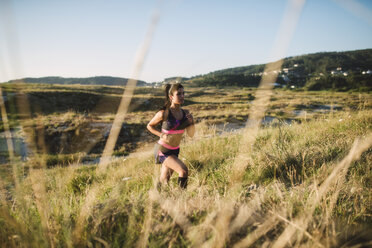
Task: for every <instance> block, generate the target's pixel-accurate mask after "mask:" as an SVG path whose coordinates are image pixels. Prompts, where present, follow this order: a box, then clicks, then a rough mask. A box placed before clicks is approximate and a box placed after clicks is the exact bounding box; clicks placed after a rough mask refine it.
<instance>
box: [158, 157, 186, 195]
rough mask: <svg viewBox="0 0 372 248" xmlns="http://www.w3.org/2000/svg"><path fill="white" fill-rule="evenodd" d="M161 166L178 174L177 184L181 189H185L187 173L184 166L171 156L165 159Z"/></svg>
mask: <svg viewBox="0 0 372 248" xmlns="http://www.w3.org/2000/svg"><path fill="white" fill-rule="evenodd" d="M163 166H165V167H167V168H168V169H171V170H173V171H175V172H177V173H178V183H179V184H180V186H181V187H182V188H186V186H187V177H188V174H189V171H188V169H187V167H186V165H185V164H184V163H183V162H182V161H181V160H180V159H179V158H178V157H176V156H174V155H171V156H169V157H168V158H166V159H165V160H164V162H163Z"/></svg>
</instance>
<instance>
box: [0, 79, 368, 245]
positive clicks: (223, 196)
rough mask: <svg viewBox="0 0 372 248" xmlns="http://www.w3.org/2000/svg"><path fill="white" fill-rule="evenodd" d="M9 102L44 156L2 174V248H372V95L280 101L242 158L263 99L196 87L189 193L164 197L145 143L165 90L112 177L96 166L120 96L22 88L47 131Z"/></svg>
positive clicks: (147, 105)
mask: <svg viewBox="0 0 372 248" xmlns="http://www.w3.org/2000/svg"><path fill="white" fill-rule="evenodd" d="M3 91H4V95H5V96H7V101H6V102H5V105H6V107H7V112H8V116H9V117H8V118H9V120H10V128H11V130H15V129H16V127H19V126H22V127H23V129H24V135H25V136H26V137H29V136H28V135H29V134H30V133H31V134H32V133H33V136H31V137H33V140H34V143H35V145H34V147H30V148H29V149H33V153H32V156H31V155H30V156H29V157H28V159H27V160H26V161H23V160H21V159H20V158H19V157H17V156H16V157H15V158H14V159H13V160H12V161H9V159H10V158H7V159H5V161H6V162H5V163H4V164H2V165H1V172H0V176H1V181H0V183H1V185H0V190H1V191H0V194H1V195H0V199H1V201H0V204H1V205H0V206H1V209H0V223H1V226H2V228H1V229H0V244H1V246H2V247H292V246H293V247H341V246H344V247H363V245H364V247H368V246H371V245H372V239H371V237H370V234H371V232H372V208H371V206H372V192H371V190H370V189H371V186H372V171H371V164H372V163H371V162H372V149H371V148H370V147H371V145H372V144H371V140H372V137H371V130H372V109H371V107H372V101H371V96H370V95H369V94H359V93H333V92H306V91H287V90H275V91H274V92H273V95H272V96H271V101H270V103H269V106H268V110H267V112H266V117H267V118H266V119H267V122H264V124H265V125H264V126H262V128H260V130H259V131H258V133H257V136H256V137H255V142H254V143H253V144H251V146H249V147H248V148H247V149H245V150H244V149H243V150H244V151H249V152H248V153H246V154H244V156H243V157H242V156H241V155H242V154H241V153H242V151H243V150H242V144H245V140H246V139H247V135H249V133H248V134H247V133H245V132H244V129H242V128H241V127H243V126H244V124H245V122H246V120H247V117H248V111H249V109H250V107H251V104H252V101H253V100H254V98H255V89H249V88H247V89H241V88H225V89H216V88H186V92H187V95H186V98H187V101H186V103H185V108H187V109H190V111H191V112H192V113H193V115H194V118H195V119H196V120H197V133H196V136H195V138H194V139H188V138H185V139H184V140H183V144H182V148H181V154H180V158H181V159H182V160H183V161H184V163H185V164H186V165H187V166H188V168H189V174H190V180H189V185H188V188H187V190H185V191H182V190H180V189H179V188H178V187H177V185H176V176H173V177H172V179H171V182H170V185H169V187H163V188H159V187H158V186H157V178H158V176H159V166H158V165H155V164H154V163H153V157H152V149H151V148H152V145H153V144H154V141H155V140H156V139H155V138H154V137H153V136H151V135H150V134H149V133H147V131H145V125H146V123H147V122H148V121H149V120H150V119H151V118H152V116H153V115H154V113H155V112H156V110H157V109H158V108H159V107H160V106H161V104H162V92H161V89H149V88H140V89H137V90H136V93H135V95H134V99H133V103H132V104H131V107H130V111H129V113H128V115H127V117H126V121H125V124H124V127H123V131H122V133H121V134H120V136H119V141H118V144H117V146H116V148H115V152H116V153H115V155H119V156H117V157H114V158H113V159H112V161H111V163H110V164H109V166H108V167H107V168H105V169H101V168H99V167H98V163H97V162H95V160H94V158H97V157H99V155H100V153H101V152H102V149H103V146H104V144H105V140H106V138H105V132H106V131H107V130H106V129H105V128H107V125H108V124H109V123H110V122H112V120H113V119H114V113H115V110H116V108H117V106H118V103H119V101H120V97H121V94H122V92H123V89H122V88H120V87H103V86H48V85H39V86H35V85H33V86H27V87H22V92H23V93H22V94H24V95H27V96H28V99H29V101H30V103H31V104H30V105H31V106H32V107H31V113H30V115H31V116H34V117H37V118H36V120H35V119H30V118H27V116H26V117H24V116H21V114H22V113H21V111H19V110H18V108H17V106H16V105H17V94H19V93H17V92H18V91H17V90H16V89H15V88H14V86H5V87H4V88H3ZM13 95H15V98H14V99H13V100H12V96H13ZM63 99H64V101H62V100H63ZM77 99H79V101H78V103H77ZM12 101H13V102H14V105H15V107H14V106H13V107H12V106H11V104H9V103H11V102H12ZM62 102H63V106H59V105H60V104H57V103H62ZM74 103H75V104H74ZM53 104H55V105H53ZM36 106H38V107H36ZM53 106H59V107H53ZM92 123H93V124H94V125H93V126H92ZM32 130H34V131H33V132H32ZM40 135H42V137H43V139H41V138H40ZM27 142H31V141H27ZM43 143H44V145H43ZM48 145H49V146H48ZM43 147H44V149H43ZM45 147H46V148H45ZM53 149H54V150H53ZM123 155H125V156H123ZM3 156H6V154H3ZM242 158H244V159H242ZM85 160H89V161H90V163H84V161H85ZM237 164H243V167H242V168H243V169H241V170H237V168H236V165H237ZM358 245H359V246H358Z"/></svg>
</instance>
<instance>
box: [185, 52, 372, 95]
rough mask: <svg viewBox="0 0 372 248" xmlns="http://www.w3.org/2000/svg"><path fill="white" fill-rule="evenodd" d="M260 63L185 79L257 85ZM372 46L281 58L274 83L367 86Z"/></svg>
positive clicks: (318, 87)
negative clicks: (280, 64)
mask: <svg viewBox="0 0 372 248" xmlns="http://www.w3.org/2000/svg"><path fill="white" fill-rule="evenodd" d="M264 69H265V65H264V64H260V65H250V66H242V67H235V68H229V69H224V70H219V71H214V72H211V73H208V74H205V75H201V76H196V77H193V78H191V79H190V80H189V82H190V83H191V84H193V85H198V86H232V85H235V86H248V87H257V86H258V84H259V82H260V80H261V77H262V74H263V71H264ZM371 70H372V49H365V50H357V51H347V52H322V53H314V54H307V55H301V56H295V57H288V58H285V59H284V61H283V66H282V70H281V71H279V72H277V73H278V80H277V83H278V84H281V85H282V86H284V87H285V86H287V87H290V86H294V87H305V88H306V89H309V90H321V89H322V90H323V89H335V90H342V91H344V90H350V89H354V90H355V89H356V90H362V91H363V90H371V89H372V76H371V75H372V74H371V73H372V71H371Z"/></svg>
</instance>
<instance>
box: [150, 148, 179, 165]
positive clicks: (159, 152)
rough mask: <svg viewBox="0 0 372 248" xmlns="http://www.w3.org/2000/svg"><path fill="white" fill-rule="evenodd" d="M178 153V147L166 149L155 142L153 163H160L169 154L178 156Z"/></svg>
mask: <svg viewBox="0 0 372 248" xmlns="http://www.w3.org/2000/svg"><path fill="white" fill-rule="evenodd" d="M179 153H180V148H177V149H168V148H165V147H164V146H162V145H159V144H156V146H155V153H154V155H155V163H156V164H162V163H163V162H164V161H165V159H166V158H167V157H169V156H171V155H174V156H176V157H178V154H179Z"/></svg>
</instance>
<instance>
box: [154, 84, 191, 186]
mask: <svg viewBox="0 0 372 248" xmlns="http://www.w3.org/2000/svg"><path fill="white" fill-rule="evenodd" d="M165 97H166V102H165V104H164V107H163V108H162V109H161V110H160V111H159V112H157V113H156V114H155V116H154V117H153V118H152V120H151V121H150V122H149V124H147V129H148V130H149V131H150V132H151V133H153V134H155V135H156V136H159V137H160V139H159V141H158V149H157V150H156V151H155V152H156V154H155V157H156V160H157V163H161V164H162V166H161V173H160V182H161V183H163V184H167V183H168V181H169V179H170V177H171V175H172V173H173V171H175V172H177V173H178V185H179V186H180V187H181V188H183V189H185V188H186V187H187V178H188V169H187V167H186V165H185V164H184V163H183V162H182V161H181V160H180V159H179V158H178V154H179V152H180V147H179V145H180V143H181V139H182V134H183V133H184V131H185V129H186V132H187V134H188V136H190V137H193V136H194V133H195V126H194V120H193V117H192V115H191V114H190V112H189V111H187V110H185V109H182V108H181V104H183V103H184V99H185V93H184V90H183V86H182V85H181V84H180V83H175V84H167V85H166V87H165ZM160 123H162V130H161V132H160V131H158V130H156V128H155V127H156V126H157V125H158V124H160Z"/></svg>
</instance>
